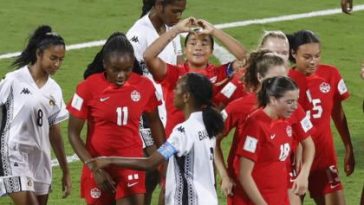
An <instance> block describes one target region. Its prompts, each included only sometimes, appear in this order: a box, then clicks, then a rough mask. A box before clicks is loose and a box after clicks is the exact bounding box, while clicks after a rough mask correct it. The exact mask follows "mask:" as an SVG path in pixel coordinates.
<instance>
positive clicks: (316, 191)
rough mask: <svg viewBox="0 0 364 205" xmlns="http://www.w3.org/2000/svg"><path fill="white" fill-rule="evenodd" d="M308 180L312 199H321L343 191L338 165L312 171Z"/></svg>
mask: <svg viewBox="0 0 364 205" xmlns="http://www.w3.org/2000/svg"><path fill="white" fill-rule="evenodd" d="M308 180H309V183H308V190H309V191H310V195H311V198H316V197H321V196H324V195H325V194H328V193H332V192H337V191H340V190H342V189H343V186H342V184H341V181H340V178H339V172H338V170H337V167H336V165H331V166H329V167H327V168H321V169H316V170H311V172H310V176H309V178H308Z"/></svg>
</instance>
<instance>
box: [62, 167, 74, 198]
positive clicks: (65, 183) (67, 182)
mask: <svg viewBox="0 0 364 205" xmlns="http://www.w3.org/2000/svg"><path fill="white" fill-rule="evenodd" d="M71 190H72V181H71V175H70V173H69V172H67V173H64V174H63V176H62V191H63V195H62V198H63V199H64V198H67V197H68V196H69V195H70V194H71Z"/></svg>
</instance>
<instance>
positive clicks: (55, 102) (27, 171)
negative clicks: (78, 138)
mask: <svg viewBox="0 0 364 205" xmlns="http://www.w3.org/2000/svg"><path fill="white" fill-rule="evenodd" d="M64 55H65V43H64V40H63V38H62V37H61V36H60V35H58V34H57V33H54V32H53V31H52V28H51V27H49V26H46V25H44V26H39V27H38V28H37V29H36V30H35V31H34V33H33V34H32V36H31V37H30V39H29V41H28V44H27V46H26V48H25V49H24V50H23V51H22V53H21V54H20V56H18V57H17V58H16V60H15V61H14V62H13V64H12V66H14V67H16V68H17V69H18V70H16V71H13V72H10V73H8V74H7V75H6V77H5V79H4V80H2V81H1V82H0V99H1V100H0V106H1V110H2V112H1V113H2V115H3V116H2V123H1V129H0V130H1V138H0V140H1V143H0V146H1V147H0V151H1V154H0V157H1V163H0V195H4V194H8V195H9V196H10V198H11V199H12V200H13V202H14V203H15V204H17V205H45V204H47V201H48V194H49V192H50V190H51V181H52V167H51V147H52V148H53V151H54V153H55V156H56V157H57V160H58V162H59V164H60V167H61V169H62V173H63V176H62V188H63V191H64V195H63V196H64V197H67V196H68V195H69V194H70V191H71V177H70V173H69V169H68V166H67V160H66V156H65V152H64V147H63V140H62V136H61V128H60V123H61V122H62V121H64V120H66V119H67V118H68V112H67V110H66V106H65V104H64V101H63V97H62V90H61V88H60V87H59V85H58V84H57V83H56V81H54V80H53V79H52V78H51V76H52V75H54V74H55V73H56V72H57V70H58V69H59V68H60V66H61V65H62V62H63V59H64Z"/></svg>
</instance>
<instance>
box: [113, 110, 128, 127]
mask: <svg viewBox="0 0 364 205" xmlns="http://www.w3.org/2000/svg"><path fill="white" fill-rule="evenodd" d="M128 114H129V113H128V107H117V108H116V115H117V116H116V124H117V125H119V126H123V125H126V124H127V123H128Z"/></svg>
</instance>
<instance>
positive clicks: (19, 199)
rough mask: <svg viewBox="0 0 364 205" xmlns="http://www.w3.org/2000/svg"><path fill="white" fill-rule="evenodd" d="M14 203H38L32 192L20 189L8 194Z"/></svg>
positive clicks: (34, 204) (29, 204)
mask: <svg viewBox="0 0 364 205" xmlns="http://www.w3.org/2000/svg"><path fill="white" fill-rule="evenodd" d="M9 196H10V198H11V199H12V200H13V202H14V203H15V204H16V205H40V204H39V203H38V200H37V197H36V196H35V194H34V192H30V191H22V192H14V193H11V194H9Z"/></svg>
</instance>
